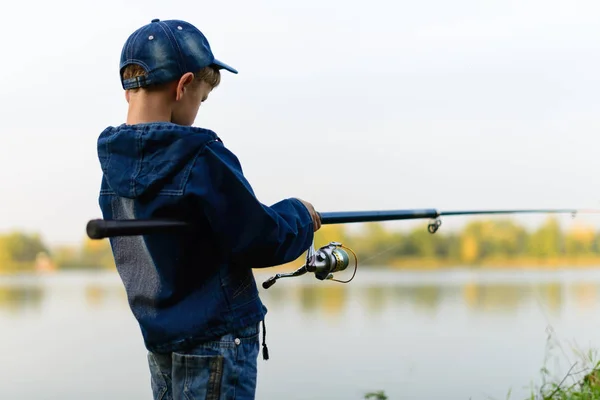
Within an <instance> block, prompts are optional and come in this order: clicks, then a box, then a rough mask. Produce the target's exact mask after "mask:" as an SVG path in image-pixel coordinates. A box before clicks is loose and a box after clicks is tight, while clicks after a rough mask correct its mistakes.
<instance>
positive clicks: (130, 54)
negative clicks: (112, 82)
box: [119, 19, 238, 90]
mask: <svg viewBox="0 0 600 400" xmlns="http://www.w3.org/2000/svg"><path fill="white" fill-rule="evenodd" d="M130 64H138V65H140V66H141V67H143V68H144V69H145V70H146V74H147V75H146V76H145V77H144V76H140V77H136V78H130V79H125V80H124V79H122V78H121V85H122V86H123V89H125V90H127V89H134V88H141V87H145V86H149V85H156V84H161V83H166V82H170V81H173V80H176V79H179V78H181V76H182V75H183V74H185V73H187V72H193V73H195V72H198V71H200V70H201V69H202V68H204V67H208V66H214V67H216V68H218V69H225V70H227V71H229V72H232V73H234V74H237V73H238V72H237V71H236V70H235V69H234V68H232V67H230V66H229V65H227V64H225V63H223V62H221V61H219V60H217V59H215V57H214V55H213V53H212V50H211V49H210V45H209V44H208V40H207V39H206V37H205V36H204V35H203V34H202V32H200V31H199V30H198V28H196V27H195V26H194V25H192V24H190V23H189V22H185V21H180V20H168V21H161V20H159V19H153V20H152V22H150V23H149V24H147V25H144V26H142V27H141V28H139V29H137V30H136V31H135V32H133V33H132V34H131V36H129V38H128V39H127V41H126V42H125V45H124V46H123V50H122V52H121V64H120V67H119V72H120V71H123V68H125V67H126V66H127V65H130Z"/></svg>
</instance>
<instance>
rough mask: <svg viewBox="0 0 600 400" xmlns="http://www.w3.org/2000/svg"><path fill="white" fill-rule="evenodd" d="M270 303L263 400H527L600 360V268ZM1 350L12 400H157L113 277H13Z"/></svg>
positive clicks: (448, 275) (3, 288) (309, 290)
mask: <svg viewBox="0 0 600 400" xmlns="http://www.w3.org/2000/svg"><path fill="white" fill-rule="evenodd" d="M256 275H257V279H258V280H259V282H262V281H263V280H264V279H266V278H267V277H268V275H264V274H262V273H260V274H258V273H257V274H256ZM260 290H261V293H262V298H263V301H264V302H265V304H266V306H267V307H268V309H269V313H268V316H267V319H266V323H267V344H268V346H269V351H270V356H271V358H270V359H269V360H268V361H263V360H262V358H259V378H258V389H257V398H258V399H344V400H350V399H363V398H364V395H365V393H367V392H370V391H377V390H384V391H385V393H386V394H387V395H388V396H389V398H390V399H414V400H431V399H445V400H453V399H464V400H467V399H473V400H476V399H505V398H506V396H507V394H508V391H509V390H512V394H511V396H510V399H524V398H526V397H527V396H528V395H529V393H530V390H531V386H532V385H539V384H540V379H541V376H542V375H541V373H540V370H541V368H542V367H543V366H544V365H546V367H547V368H548V369H549V370H550V372H551V373H552V375H553V376H556V377H557V378H562V376H563V375H564V374H565V373H566V371H567V369H568V368H569V367H570V366H571V365H572V364H574V363H575V362H579V363H581V362H582V359H581V358H580V357H579V356H578V351H580V350H583V351H586V350H588V349H590V348H591V349H594V348H599V349H600V312H599V311H600V269H593V270H569V269H563V270H558V271H551V272H524V271H494V272H482V271H476V270H466V269H465V270H460V269H457V270H452V271H443V272H413V273H408V272H391V271H385V270H375V269H371V270H370V269H366V268H364V269H361V270H359V271H358V273H357V276H356V278H355V279H354V280H353V281H352V282H351V283H350V284H340V283H336V282H321V281H317V280H316V279H315V278H314V277H311V276H303V277H299V278H292V279H287V280H286V279H282V280H280V281H279V282H277V284H276V285H275V286H273V287H272V288H270V289H269V290H264V289H262V288H260ZM0 339H1V340H0V355H1V357H2V362H1V363H0V388H1V390H2V397H3V398H10V399H23V400H25V399H109V398H110V399H131V400H135V399H151V392H150V385H149V374H148V367H147V364H146V350H145V349H144V347H143V343H142V339H141V334H140V332H139V328H138V325H137V323H136V322H135V320H134V319H133V317H132V315H131V313H130V311H129V308H128V306H127V302H126V298H125V294H124V291H123V289H122V287H121V285H120V281H119V278H118V276H117V275H116V274H114V273H80V272H77V273H57V274H53V275H43V276H17V277H0ZM584 366H585V365H584V364H579V365H578V366H577V367H575V369H574V370H581V369H582V368H583V367H584ZM567 383H572V382H571V381H567Z"/></svg>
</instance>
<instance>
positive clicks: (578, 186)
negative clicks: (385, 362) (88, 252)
mask: <svg viewBox="0 0 600 400" xmlns="http://www.w3.org/2000/svg"><path fill="white" fill-rule="evenodd" d="M0 14H1V15H3V17H4V18H3V23H2V24H1V25H0V36H1V37H2V38H4V39H3V43H2V46H3V57H2V62H1V63H0V76H2V90H1V91H0V107H1V109H2V130H1V132H0V184H1V193H2V197H1V198H0V232H4V231H10V230H13V229H19V230H25V231H29V232H39V233H41V234H42V235H43V237H44V239H45V240H46V241H47V242H48V243H50V244H66V243H78V242H80V241H81V240H83V238H84V235H85V225H86V223H87V221H88V220H90V219H93V218H98V217H101V213H100V209H99V207H98V191H99V185H100V179H101V170H100V165H99V162H98V158H97V153H96V140H97V138H98V135H99V134H100V132H101V131H102V130H103V129H104V128H105V127H106V126H109V125H112V126H115V125H119V124H121V123H123V122H124V120H125V117H126V112H127V104H126V102H125V96H124V94H123V91H122V89H121V86H120V82H119V78H118V64H119V56H120V51H121V48H122V46H123V43H124V42H125V40H126V39H127V37H128V36H129V34H130V33H132V32H133V31H134V30H135V29H137V28H138V27H139V26H141V25H144V24H146V23H149V22H150V21H151V20H152V19H153V18H160V19H172V18H176V19H183V20H187V21H189V22H191V23H193V24H195V25H196V26H197V27H198V28H199V29H200V30H201V31H203V32H204V33H205V35H206V36H207V37H208V40H209V42H210V44H211V47H212V49H213V51H214V53H215V56H216V57H217V58H218V59H220V60H222V61H224V62H225V63H227V64H229V65H231V66H233V67H234V68H236V69H238V70H239V74H238V75H233V74H227V73H224V74H223V79H222V83H221V85H220V86H219V87H218V88H217V89H216V90H215V91H213V93H212V94H211V95H210V98H209V100H208V101H207V102H206V103H204V104H203V105H202V107H201V109H200V112H199V114H198V118H197V119H196V122H195V126H200V127H203V128H208V129H212V130H214V131H215V132H217V134H218V135H219V136H220V137H221V138H222V139H223V140H224V142H225V145H226V146H227V147H228V148H229V149H230V150H232V151H233V152H234V153H235V154H236V155H237V156H238V157H239V159H240V160H241V163H242V166H243V169H244V173H245V175H246V177H247V178H248V180H249V182H250V183H251V185H252V186H253V188H254V190H255V192H256V194H257V196H258V197H259V199H260V200H261V201H262V202H263V203H265V204H272V203H275V202H277V201H279V200H281V199H283V198H287V197H300V198H302V199H305V200H307V201H310V202H311V203H313V204H314V206H315V208H316V209H317V210H319V211H345V210H385V209H409V208H436V209H439V210H450V209H452V210H458V209H465V210H468V209H498V208H501V209H511V208H565V207H566V208H598V209H600V185H599V184H598V182H597V180H596V176H597V172H598V169H599V168H598V167H599V166H600V161H599V160H598V157H597V154H598V144H599V139H598V132H599V129H598V128H600V118H599V117H600V75H599V73H600V25H599V24H598V20H600V2H597V1H593V0H589V1H575V0H571V1H555V0H526V1H525V0H522V1H509V0H501V1H500V0H498V1H497V0H487V1H485V2H483V1H477V0H454V1H451V2H450V1H447V0H423V1H391V0H388V1H382V0H372V1H371V2H370V3H367V2H358V1H348V0H346V1H341V0H319V1H317V0H307V1H302V2H288V1H277V0H257V1H252V2H249V1H243V0H231V1H227V2H220V1H212V2H199V1H182V0H179V1H169V2H165V1H156V0H146V1H143V2H142V1H138V0H126V1H123V2H119V1H116V0H106V1H103V2H82V1H71V0H56V1H52V2H46V1H41V0H34V1H21V2H10V3H9V2H4V3H3V5H2V6H0ZM543 218H544V217H543V216H529V217H525V216H524V217H519V218H517V220H518V221H520V222H522V223H527V224H534V225H535V224H537V223H540V221H542V219H543ZM470 219H472V218H471V217H470V218H462V217H451V218H448V219H447V220H444V225H443V226H450V227H452V226H455V227H457V226H460V224H463V223H465V222H468V221H469V220H470ZM567 220H568V218H567V219H565V221H567ZM577 220H578V221H581V222H582V223H587V224H592V225H593V226H595V227H597V228H598V229H600V217H594V216H580V217H578V219H577ZM453 224H454V225H453ZM393 226H395V227H410V226H411V225H410V223H409V222H407V221H400V222H394V223H393ZM442 229H443V228H442Z"/></svg>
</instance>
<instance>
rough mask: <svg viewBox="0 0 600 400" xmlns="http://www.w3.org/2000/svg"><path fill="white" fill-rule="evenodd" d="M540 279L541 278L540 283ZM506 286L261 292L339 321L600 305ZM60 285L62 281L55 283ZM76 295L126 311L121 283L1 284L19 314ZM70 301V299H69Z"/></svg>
mask: <svg viewBox="0 0 600 400" xmlns="http://www.w3.org/2000/svg"><path fill="white" fill-rule="evenodd" d="M540 281H541V280H540ZM540 281H536V280H532V281H531V282H520V281H514V282H506V281H505V282H502V283H498V282H495V280H491V279H489V280H487V281H482V282H478V281H471V280H469V279H464V280H463V281H461V282H456V281H454V282H447V281H445V280H444V279H440V280H439V281H435V282H411V283H405V282H403V281H398V283H397V284H393V283H390V282H386V281H385V280H384V279H382V280H380V281H377V280H373V281H370V282H368V283H367V282H365V283H361V282H360V281H356V283H354V282H353V283H351V284H341V283H332V282H316V283H315V282H309V283H303V282H294V283H293V284H288V283H287V282H282V283H281V284H279V285H276V286H274V287H272V288H270V289H269V290H261V297H262V298H263V301H264V302H265V304H266V305H267V307H268V308H269V309H273V310H278V309H279V310H280V309H283V308H288V307H297V308H298V309H299V311H300V312H301V313H303V314H306V315H311V314H320V315H326V316H327V317H328V318H335V317H338V316H342V315H344V313H348V312H355V311H356V310H358V309H363V310H364V311H365V313H366V314H368V315H370V316H378V315H381V314H382V313H385V312H387V311H390V310H395V309H398V307H406V308H411V309H413V310H415V311H416V312H419V313H423V314H428V315H434V314H436V313H437V312H438V311H439V310H440V308H441V307H442V306H445V305H446V304H451V305H452V306H454V305H459V306H462V307H464V308H466V309H467V310H468V312H469V313H481V314H497V315H506V314H511V313H516V312H518V310H519V309H521V308H522V307H543V308H544V310H545V311H546V312H549V313H552V314H554V315H559V314H560V313H561V312H562V311H563V310H564V309H565V307H566V306H565V304H566V303H569V304H568V306H569V307H572V308H574V309H576V310H584V311H586V312H589V311H594V310H595V309H596V308H598V307H599V306H600V296H599V295H598V294H599V293H598V290H599V289H600V280H597V281H592V282H588V281H586V280H585V279H581V280H578V281H574V282H568V281H564V282H561V281H546V282H540ZM56 282H57V283H58V282H60V281H59V280H57V281H56ZM71 295H74V296H76V297H79V298H82V300H83V304H85V306H86V307H90V308H93V309H101V308H107V307H115V306H116V307H125V308H126V307H127V298H126V294H125V290H124V288H123V287H122V285H121V283H120V281H118V280H116V279H115V280H114V281H111V280H104V281H96V280H94V279H93V278H90V279H89V280H85V281H82V282H79V281H77V282H73V284H71V283H68V284H67V286H63V284H62V283H61V284H57V285H55V283H54V281H53V280H49V281H46V280H43V279H42V280H35V281H33V282H32V281H29V282H15V283H11V284H6V282H5V283H4V284H3V285H2V286H0V310H7V311H9V312H10V313H13V314H14V313H19V312H21V311H23V310H39V309H40V308H41V306H42V305H43V304H44V302H49V301H51V299H63V300H64V299H66V298H67V297H66V296H71ZM69 301H70V300H69Z"/></svg>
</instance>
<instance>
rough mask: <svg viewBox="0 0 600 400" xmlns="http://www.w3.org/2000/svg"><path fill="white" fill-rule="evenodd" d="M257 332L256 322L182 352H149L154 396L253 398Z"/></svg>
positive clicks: (174, 399) (172, 399) (160, 399)
mask: <svg viewBox="0 0 600 400" xmlns="http://www.w3.org/2000/svg"><path fill="white" fill-rule="evenodd" d="M258 334H259V327H258V324H256V325H255V326H251V327H247V328H244V329H241V330H239V331H238V332H235V333H232V334H228V335H225V336H223V337H221V338H220V339H219V340H215V341H212V342H206V343H202V344H200V345H198V346H196V347H194V348H191V349H189V350H187V351H185V352H177V353H169V354H157V353H152V352H149V353H148V364H149V366H150V376H151V384H152V393H153V395H154V400H198V399H201V400H233V399H239V400H246V399H254V396H255V393H256V375H257V359H258V352H259V336H258Z"/></svg>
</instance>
